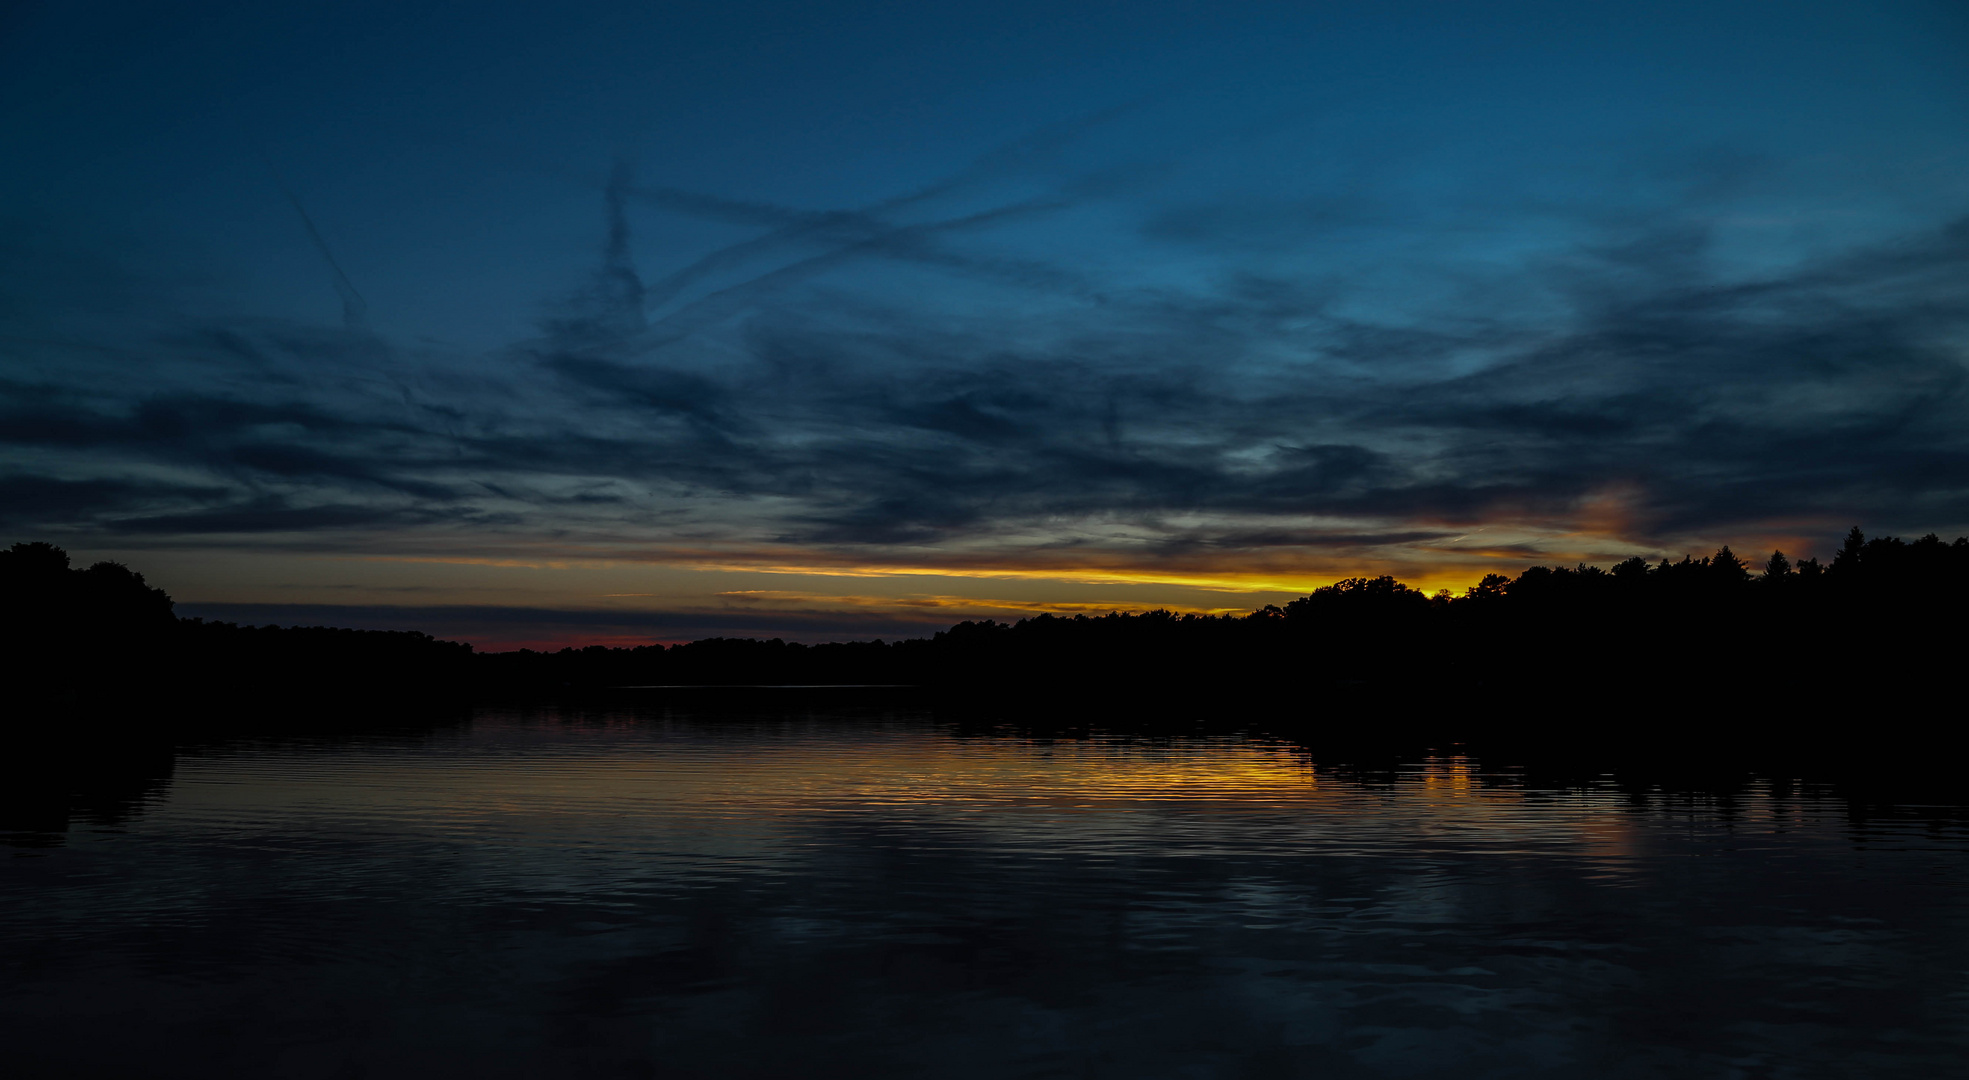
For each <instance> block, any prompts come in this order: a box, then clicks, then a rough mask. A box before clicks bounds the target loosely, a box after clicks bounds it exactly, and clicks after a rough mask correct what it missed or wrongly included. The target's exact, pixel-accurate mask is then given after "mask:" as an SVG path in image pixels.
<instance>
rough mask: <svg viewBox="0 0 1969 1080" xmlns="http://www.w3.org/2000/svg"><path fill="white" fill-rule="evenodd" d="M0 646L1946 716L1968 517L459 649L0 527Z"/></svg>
mask: <svg viewBox="0 0 1969 1080" xmlns="http://www.w3.org/2000/svg"><path fill="white" fill-rule="evenodd" d="M0 587H4V589H5V595H6V596H7V597H8V600H9V604H10V609H11V610H10V612H9V617H8V619H7V620H6V631H5V632H6V634H7V640H6V647H7V652H8V655H9V656H10V657H11V658H12V659H13V660H14V661H15V662H16V664H17V666H16V667H15V670H16V671H17V672H19V673H20V674H19V675H18V676H17V679H18V680H19V682H20V684H21V685H22V686H23V687H24V689H25V691H26V692H27V693H28V694H29V696H30V697H31V698H33V699H35V700H37V701H38V702H39V703H40V704H41V705H43V706H44V707H45V706H52V707H63V706H80V705H85V704H88V703H92V702H115V703H118V704H119V705H121V706H122V707H124V708H126V709H135V710H143V709H146V708H152V709H156V710H159V711H160V713H161V712H162V711H164V710H167V709H168V710H177V711H178V712H179V713H182V712H183V710H186V709H193V710H195V709H197V708H198V707H199V704H198V703H199V702H218V701H233V702H237V701H241V700H246V701H251V700H255V699H256V696H270V697H273V698H277V699H279V700H282V701H288V702H291V701H294V700H298V699H305V700H324V701H325V700H335V701H347V700H350V699H364V700H369V701H374V702H393V701H402V700H408V699H417V700H430V699H432V698H446V699H453V700H457V699H463V698H469V697H478V698H485V697H513V696H536V697H537V696H562V695H567V694H578V693H584V692H593V691H597V690H603V689H607V688H620V687H650V686H680V685H684V686H688V685H700V686H704V685H786V684H835V685H839V684H908V685H914V686H918V687H925V688H930V689H932V690H939V691H958V692H960V693H961V695H962V696H965V697H967V698H975V699H978V700H988V701H993V702H999V703H1013V704H1017V703H1019V702H1027V703H1038V702H1048V701H1071V700H1088V699H1095V700H1128V701H1132V702H1161V703H1173V702H1188V703H1196V702H1209V703H1212V704H1214V705H1219V706H1223V705H1229V706H1236V705H1239V704H1240V703H1248V704H1249V705H1250V706H1251V707H1252V708H1262V709H1263V710H1266V711H1267V715H1273V716H1293V715H1301V714H1304V715H1312V714H1315V713H1318V712H1321V711H1323V710H1330V709H1334V708H1345V709H1347V710H1350V712H1351V713H1352V714H1353V715H1357V716H1368V717H1375V716H1393V715H1396V714H1401V715H1417V714H1430V713H1435V714H1441V715H1471V714H1482V715H1483V716H1486V717H1491V718H1503V719H1504V720H1508V719H1509V718H1511V717H1514V716H1521V717H1525V718H1532V717H1536V718H1539V719H1541V720H1545V721H1549V720H1551V719H1552V718H1554V717H1562V716H1566V715H1575V716H1577V717H1579V718H1580V719H1581V722H1582V723H1590V724H1604V723H1606V722H1609V721H1608V719H1607V718H1610V717H1619V716H1628V715H1635V714H1637V713H1638V712H1641V711H1645V712H1646V713H1647V714H1648V715H1649V716H1651V717H1653V718H1655V719H1656V721H1657V724H1656V726H1657V727H1658V726H1659V722H1661V721H1667V720H1682V721H1686V722H1687V723H1688V724H1690V725H1696V726H1700V725H1701V724H1703V723H1706V722H1707V719H1706V718H1709V717H1714V716H1717V715H1720V714H1730V715H1733V716H1739V717H1755V718H1758V719H1759V722H1770V723H1778V722H1780V721H1781V720H1782V718H1783V716H1784V715H1786V714H1796V713H1798V712H1799V711H1800V710H1806V711H1809V712H1810V713H1812V714H1813V715H1815V716H1824V715H1827V714H1829V713H1831V712H1836V711H1839V710H1847V711H1850V712H1853V713H1855V714H1859V713H1865V714H1869V715H1888V714H1891V715H1893V716H1895V717H1897V718H1899V719H1901V720H1905V719H1906V718H1908V717H1912V716H1927V717H1934V718H1937V719H1941V720H1944V721H1946V722H1947V723H1948V724H1950V725H1954V724H1955V723H1956V720H1955V716H1956V715H1957V712H1958V710H1957V709H1956V708H1955V706H1954V704H1953V702H1954V700H1955V699H1954V698H1953V695H1952V693H1951V692H1952V691H1954V690H1955V681H1956V668H1955V666H1954V665H1955V664H1956V663H1957V662H1958V658H1959V657H1960V655H1961V650H1962V646H1963V645H1964V643H1965V641H1964V639H1965V633H1964V630H1963V625H1964V624H1963V612H1964V600H1965V599H1969V538H1960V539H1957V540H1956V541H1955V542H1953V543H1948V542H1945V541H1943V540H1941V539H1940V538H1939V537H1936V536H1934V535H1929V536H1924V537H1922V538H1920V539H1918V540H1911V541H1909V540H1901V539H1897V538H1894V537H1875V538H1871V539H1869V538H1867V537H1865V536H1864V535H1863V534H1862V533H1861V532H1860V530H1859V529H1857V528H1856V529H1854V530H1853V531H1852V533H1851V534H1849V535H1848V536H1847V538H1846V541H1845V544H1844V546H1843V547H1841V548H1840V550H1839V551H1838V553H1837V554H1836V555H1834V557H1833V558H1832V559H1831V560H1830V562H1829V563H1827V564H1825V565H1820V563H1819V562H1817V561H1816V560H1812V559H1806V560H1802V561H1800V562H1798V563H1796V564H1795V565H1794V564H1793V563H1792V562H1791V561H1790V560H1789V559H1788V558H1787V557H1786V556H1785V555H1783V554H1782V553H1777V552H1773V553H1772V554H1771V555H1770V556H1769V557H1768V558H1767V559H1766V560H1764V563H1763V565H1762V566H1761V567H1753V566H1751V565H1749V564H1747V563H1746V562H1745V561H1744V560H1743V559H1742V558H1740V557H1739V556H1737V555H1736V554H1735V553H1734V552H1732V551H1731V549H1730V548H1728V547H1724V548H1723V549H1721V550H1719V551H1717V552H1716V553H1715V554H1713V555H1710V556H1708V557H1706V558H1694V557H1684V558H1683V559H1681V560H1680V561H1668V560H1662V561H1659V562H1654V563H1650V562H1648V561H1647V560H1645V559H1640V558H1634V559H1629V560H1627V561H1625V562H1622V563H1619V564H1617V565H1614V566H1612V567H1610V568H1602V567H1596V566H1585V565H1581V566H1574V567H1549V566H1534V567H1532V568H1530V569H1528V570H1526V571H1524V572H1523V573H1521V574H1519V575H1518V576H1517V577H1515V578H1507V577H1504V576H1502V575H1491V576H1488V577H1486V578H1484V580H1483V581H1482V582H1480V583H1478V584H1477V585H1475V586H1472V587H1471V588H1469V589H1468V590H1466V592H1465V593H1464V595H1462V596H1452V595H1450V594H1449V593H1448V592H1442V593H1438V594H1436V595H1433V596H1432V595H1426V594H1424V593H1422V592H1419V591H1417V590H1415V589H1412V588H1410V587H1408V586H1406V585H1403V584H1402V583H1400V582H1398V581H1396V580H1395V579H1393V578H1391V577H1380V578H1354V579H1349V580H1346V581H1341V582H1338V583H1336V584H1333V585H1330V586H1327V587H1325V588H1321V589H1317V590H1315V591H1314V592H1312V593H1311V594H1310V595H1308V596H1304V597H1301V598H1299V599H1297V600H1294V601H1292V602H1291V603H1289V604H1286V605H1285V606H1284V607H1282V608H1280V607H1271V606H1268V607H1265V608H1262V609H1260V610H1258V611H1254V612H1251V613H1249V614H1247V615H1242V616H1221V617H1212V616H1201V615H1177V614H1172V613H1170V612H1167V611H1151V612H1146V613H1140V614H1110V615H1105V616H1098V617H1089V616H1084V615H1082V616H1073V617H1061V616H1054V615H1041V616H1037V617H1034V618H1029V619H1023V620H1020V621H1018V622H1016V623H1010V624H1006V623H998V622H992V621H982V622H963V623H959V624H957V625H956V626H953V627H951V628H950V629H948V630H945V631H941V632H939V633H937V634H936V635H934V636H933V637H930V638H922V639H912V640H906V641H894V642H883V641H872V642H852V643H837V644H820V645H801V644H797V643H791V642H785V641H781V640H778V639H774V640H770V641H758V640H750V639H725V638H713V639H709V640H704V641H696V642H691V643H689V644H684V645H676V646H671V647H665V646H662V645H655V644H652V645H646V646H641V647H636V648H607V647H603V646H591V647H589V648H585V649H563V650H561V651H558V652H551V653H548V652H534V651H529V650H520V651H517V652H507V653H476V652H474V651H473V649H472V647H471V646H469V645H464V644H459V643H454V642H448V641H439V640H436V639H434V638H431V637H430V636H428V635H425V634H418V633H410V632H402V631H376V630H343V629H330V628H325V627H296V628H285V629H282V628H276V627H257V628H256V627H250V626H236V625H233V624H229V623H217V622H206V621H202V620H198V619H178V618H175V617H174V616H173V614H172V602H171V599H170V598H169V597H168V596H166V595H165V594H164V593H163V591H161V590H159V589H156V588H153V587H151V586H149V585H148V584H147V583H146V582H145V581H144V578H143V575H142V574H139V573H136V572H133V571H131V570H129V569H128V568H126V567H123V566H121V565H118V564H116V563H97V564H96V565H94V566H90V567H88V568H86V569H78V568H74V567H71V566H70V565H69V559H68V556H67V554H66V553H65V552H63V551H62V550H61V549H59V548H56V547H53V546H51V545H48V544H41V543H27V544H15V545H14V546H13V547H12V548H11V549H9V550H7V551H5V552H0Z"/></svg>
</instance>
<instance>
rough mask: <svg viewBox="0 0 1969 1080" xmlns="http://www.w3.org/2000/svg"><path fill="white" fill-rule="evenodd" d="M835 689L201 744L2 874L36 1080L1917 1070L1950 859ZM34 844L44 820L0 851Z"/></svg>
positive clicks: (1922, 845) (12, 1005) (1723, 795)
mask: <svg viewBox="0 0 1969 1080" xmlns="http://www.w3.org/2000/svg"><path fill="white" fill-rule="evenodd" d="M1089 723H1090V724H1091V731H1090V733H1089V734H1087V735H1086V736H1085V737H1074V738H1065V737H1046V736H1043V735H1039V734H1035V733H1034V732H1033V731H1031V730H1027V729H1020V728H1013V727H991V726H988V725H987V726H980V725H976V724H960V723H957V722H954V721H951V720H948V719H939V718H938V717H937V716H936V715H933V714H931V713H929V712H927V711H924V710H922V709H919V708H916V707H913V706H908V705H884V704H882V703H880V702H876V703H873V704H870V703H868V702H866V701H856V702H847V701H845V699H844V703H840V704H830V703H829V699H828V698H827V697H826V695H815V696H810V697H807V698H800V699H793V698H789V699H787V700H786V701H784V702H780V701H776V700H775V699H773V698H772V697H771V696H770V695H754V696H753V698H752V699H751V703H750V704H744V703H741V704H739V705H735V706H730V705H728V706H725V707H721V708H719V709H718V710H715V711H709V710H705V709H701V708H698V707H696V706H693V705H692V704H691V700H690V699H689V698H688V696H684V697H681V698H677V699H674V700H672V701H670V702H669V703H668V704H651V705H647V706H642V707H632V706H628V705H625V706H622V707H620V708H614V709H611V708H588V709H572V708H569V709H552V708H535V709H493V708H481V709H479V710H477V711H476V712H474V713H473V714H472V715H471V717H470V718H469V720H465V721H462V722H458V723H452V724H448V725H445V726H439V727H434V728H430V729H427V730H413V731H398V732H394V733H389V732H385V733H380V734H373V735H364V736H347V737H337V738H317V739H302V738H295V739H286V740H258V741H254V740H235V741H230V742H213V743H209V744H206V745H203V746H200V747H192V748H187V749H185V750H182V751H180V752H179V753H178V754H177V756H176V759H175V761H174V762H170V763H169V766H168V774H166V775H160V776H157V777H154V778H153V779H152V781H151V782H150V783H148V785H145V786H142V787H141V790H140V792H139V794H137V795H133V796H131V798H130V799H129V800H127V803H128V804H127V805H124V806H121V807H120V808H119V807H111V808H109V809H102V808H100V807H99V808H97V809H95V810H93V811H88V812H83V811H77V812H76V813H75V814H74V815H72V818H71V819H70V820H68V822H67V824H66V826H65V828H64V827H63V825H62V823H61V822H60V821H59V820H57V821H54V822H52V823H50V822H47V821H43V822H40V823H39V824H34V825H33V827H16V828H15V829H14V830H13V831H12V832H9V833H7V834H5V838H6V839H7V841H8V844H9V846H7V847H4V848H0V1035H3V1036H4V1038H5V1043H6V1046H7V1048H8V1049H7V1054H8V1058H9V1060H10V1062H11V1065H10V1068H13V1069H20V1070H22V1071H18V1072H15V1073H14V1075H24V1076H25V1075H33V1076H39V1075H74V1076H139V1075H140V1076H147V1077H154V1076H199V1077H212V1076H256V1077H258V1076H277V1077H395V1076H431V1075H472V1076H515V1077H519V1076H525V1077H555V1076H597V1077H617V1076H620V1077H637V1076H650V1077H695V1076H705V1077H710V1076H717V1077H833V1076H840V1077H884V1076H906V1077H919V1076H920V1077H933V1076H934V1077H1022V1076H1032V1077H1076V1078H1080V1077H1131V1078H1132V1077H1300V1076H1304V1077H1315V1076H1317V1077H1433V1076H1450V1075H1454V1076H1457V1077H1463V1078H1468V1077H1487V1076H1498V1077H1505V1076H1509V1077H1579V1076H1582V1075H1593V1076H1598V1077H1660V1076H1671V1075H1672V1076H1684V1077H1746V1078H1751V1077H1772V1078H1776V1077H1820V1076H1823V1077H1853V1076H1868V1077H1897V1076H1906V1077H1923V1078H1928V1077H1934V1076H1938V1075H1944V1074H1954V1073H1957V1072H1959V1070H1960V1069H1961V1068H1962V1063H1963V1062H1964V1061H1969V890H1965V885H1969V829H1966V828H1965V827H1964V824H1963V816H1962V815H1961V814H1960V813H1958V812H1957V811H1956V809H1955V808H1953V807H1947V806H1925V805H1921V803H1922V800H1921V799H1919V798H1915V797H1913V796H1910V797H1909V798H1908V799H1907V800H1904V803H1905V805H1900V806H1880V805H1870V806H1865V807H1861V806H1859V805H1858V804H1855V803H1854V802H1852V801H1850V800H1848V799H1846V798H1844V797H1842V796H1841V795H1840V794H1839V793H1837V792H1834V791H1832V790H1831V789H1827V788H1822V787H1814V786H1812V785H1810V784H1795V783H1790V782H1788V781H1787V780H1786V778H1784V777H1781V776H1779V777H1761V778H1759V777H1753V778H1751V779H1750V780H1749V781H1747V782H1745V783H1742V784H1739V785H1736V786H1735V787H1733V788H1732V789H1730V790H1725V791H1703V790H1695V791H1679V792H1676V791H1663V790H1660V789H1658V788H1650V787H1648V786H1646V785H1638V786H1637V785H1636V784H1634V783H1631V782H1629V783H1620V782H1616V781H1615V780H1614V779H1612V778H1610V777H1599V778H1595V777H1593V776H1591V775H1588V776H1586V777H1584V778H1583V779H1574V780H1571V781H1568V782H1567V783H1565V784H1563V785H1558V784H1542V783H1541V782H1539V781H1538V780H1537V779H1536V778H1535V777H1532V776H1528V775H1526V774H1524V773H1521V772H1517V771H1514V770H1512V769H1511V768H1509V767H1508V764H1509V763H1508V762H1506V763H1498V762H1485V763H1483V764H1479V763H1478V762H1477V761H1474V760H1472V759H1470V758H1467V757H1464V756H1462V755H1460V754H1458V753H1456V752H1455V749H1456V748H1455V747H1453V746H1452V747H1449V748H1446V749H1440V750H1438V751H1436V752H1432V753H1416V754H1413V755H1410V756H1409V757H1406V758H1403V759H1401V760H1399V761H1396V762H1393V763H1383V764H1380V765H1377V766H1376V767H1375V768H1373V769H1365V768H1350V767H1349V762H1347V761H1345V760H1341V759H1337V758H1334V757H1332V756H1331V755H1324V756H1323V755H1322V753H1321V752H1319V751H1317V750H1308V749H1306V748H1304V747H1302V746H1299V745H1296V744H1293V743H1290V742H1286V741H1280V740H1277V739H1270V738H1261V737H1256V736H1251V735H1239V734H1217V735H1192V736H1171V735H1167V734H1163V735H1155V736H1147V735H1138V736H1128V735H1123V734H1116V733H1105V734H1104V733H1103V731H1102V725H1101V723H1100V722H1099V720H1098V718H1095V719H1092V720H1090V721H1089ZM15 824H16V825H17V826H18V825H19V824H20V823H19V822H18V821H16V822H15Z"/></svg>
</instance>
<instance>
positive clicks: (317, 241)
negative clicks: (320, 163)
mask: <svg viewBox="0 0 1969 1080" xmlns="http://www.w3.org/2000/svg"><path fill="white" fill-rule="evenodd" d="M253 149H254V150H255V152H257V153H258V154H259V155H260V160H261V161H262V162H264V163H266V166H267V174H268V175H269V176H272V177H273V182H274V186H275V187H277V188H279V189H280V193H281V194H282V195H285V196H287V202H288V205H290V206H292V207H293V208H294V213H295V214H296V215H297V216H299V217H300V219H301V225H302V227H303V228H305V229H307V230H308V238H309V239H310V240H313V241H314V246H315V250H316V251H319V252H321V260H322V261H323V262H325V263H327V264H328V269H329V271H330V272H331V273H333V274H334V275H335V294H336V295H337V296H340V297H341V298H342V326H343V327H344V328H345V329H347V330H350V331H358V330H361V329H363V316H364V315H366V314H367V313H368V311H369V302H368V301H367V300H364V299H363V298H362V294H361V293H359V292H357V291H356V287H355V283H354V282H352V281H350V280H349V275H348V274H347V273H345V272H343V270H342V264H341V263H339V262H337V261H336V260H335V253H334V252H333V251H330V250H329V248H328V241H327V240H325V239H323V238H322V235H321V230H320V229H317V228H315V223H314V218H311V217H309V216H308V211H307V208H306V207H304V206H302V205H301V197H300V196H299V195H296V194H295V193H294V189H293V188H291V187H289V186H288V185H287V180H286V178H285V177H283V176H281V174H280V169H279V168H278V167H276V166H275V165H274V163H273V158H272V157H270V156H269V155H268V154H267V152H266V149H265V148H264V147H261V146H259V145H258V144H257V143H256V144H255V145H254V147H253Z"/></svg>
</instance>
